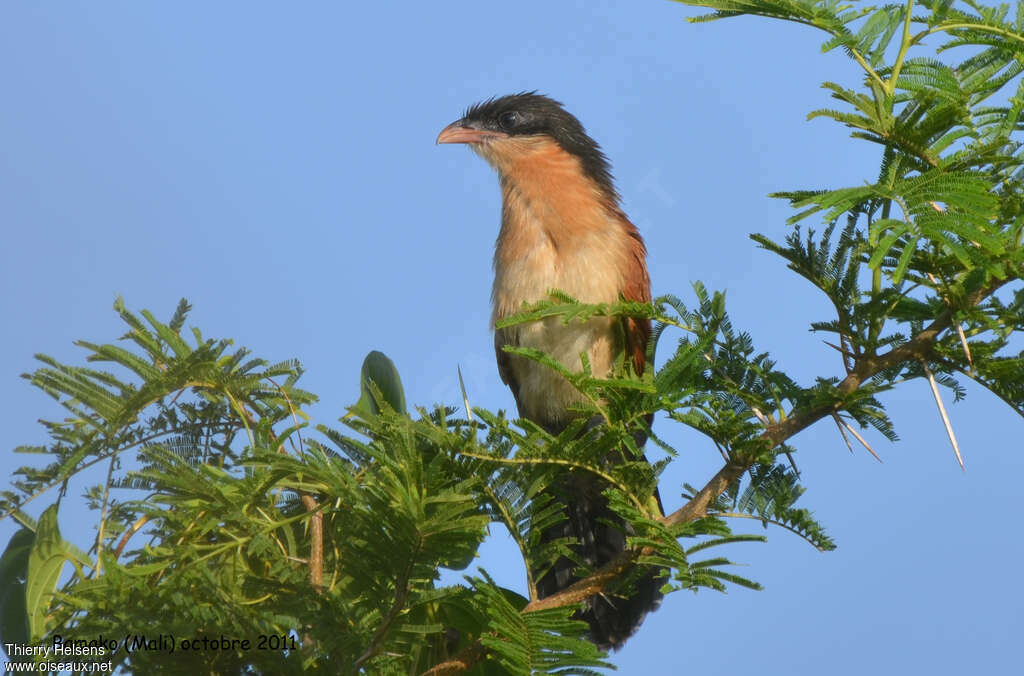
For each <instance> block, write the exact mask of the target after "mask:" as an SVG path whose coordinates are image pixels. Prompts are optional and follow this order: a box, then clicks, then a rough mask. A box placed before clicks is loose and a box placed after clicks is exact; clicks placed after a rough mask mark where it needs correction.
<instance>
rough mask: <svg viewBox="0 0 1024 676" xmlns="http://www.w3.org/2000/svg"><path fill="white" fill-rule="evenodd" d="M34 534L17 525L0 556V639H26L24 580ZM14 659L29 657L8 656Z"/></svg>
mask: <svg viewBox="0 0 1024 676" xmlns="http://www.w3.org/2000/svg"><path fill="white" fill-rule="evenodd" d="M35 539H36V534H35V533H33V532H32V531H31V530H29V529H28V528H20V529H19V530H18V532H16V533H15V534H14V535H12V536H11V539H10V540H9V541H8V543H7V548H6V549H5V550H4V553H3V556H2V557H0V643H17V644H20V645H26V644H28V642H29V622H28V611H27V609H26V605H25V580H26V578H27V577H28V561H29V556H30V554H31V552H32V546H33V544H34V543H35ZM8 658H9V659H11V660H13V661H15V662H31V661H32V658H31V657H17V656H15V657H11V656H10V655H8Z"/></svg>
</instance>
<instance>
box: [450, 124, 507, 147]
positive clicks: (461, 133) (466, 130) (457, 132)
mask: <svg viewBox="0 0 1024 676" xmlns="http://www.w3.org/2000/svg"><path fill="white" fill-rule="evenodd" d="M507 136H508V134H506V133H504V132H500V131H490V130H488V129H477V128H475V127H471V126H469V125H468V124H466V123H464V122H463V121H462V120H457V121H455V122H452V123H451V124H450V125H448V126H447V127H445V128H444V129H442V130H441V133H440V134H438V135H437V143H480V142H481V141H483V140H485V139H488V138H505V137H507Z"/></svg>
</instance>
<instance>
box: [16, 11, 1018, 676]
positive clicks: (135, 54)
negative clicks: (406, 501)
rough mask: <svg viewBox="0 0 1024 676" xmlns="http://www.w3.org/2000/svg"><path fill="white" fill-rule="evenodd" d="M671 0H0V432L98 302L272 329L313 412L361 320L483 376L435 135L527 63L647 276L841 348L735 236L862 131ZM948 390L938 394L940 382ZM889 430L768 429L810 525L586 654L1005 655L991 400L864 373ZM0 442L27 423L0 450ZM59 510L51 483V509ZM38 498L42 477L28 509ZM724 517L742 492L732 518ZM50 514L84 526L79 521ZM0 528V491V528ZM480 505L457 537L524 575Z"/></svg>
mask: <svg viewBox="0 0 1024 676" xmlns="http://www.w3.org/2000/svg"><path fill="white" fill-rule="evenodd" d="M693 14H695V12H693V11H691V10H688V9H687V8H684V7H682V6H678V5H675V4H672V3H669V2H651V3H642V4H641V3H622V2H620V3H613V2H575V3H557V4H556V3H542V2H532V1H527V0H523V1H522V2H518V3H515V4H513V5H509V4H507V3H499V4H494V5H488V4H484V3H479V2H475V3H470V2H450V3H416V4H413V3H410V4H404V5H399V4H397V3H396V4H393V5H392V4H388V3H358V4H348V5H347V6H343V5H342V4H341V3H325V2H308V3H302V4H301V5H299V4H289V5H287V6H286V5H285V4H284V3H242V2H224V3H202V4H200V3H162V4H160V5H158V4H157V3H136V2H105V3H85V2H65V3H5V4H4V5H3V7H2V9H0V82H2V83H3V91H4V105H3V106H0V130H2V133H3V152H2V153H0V227H2V228H3V233H4V242H5V243H4V246H3V247H0V280H2V285H3V286H2V289H3V293H2V294H0V314H2V316H3V317H4V319H5V324H6V325H7V327H8V328H7V330H5V331H4V332H3V333H2V334H0V347H2V349H0V396H2V398H3V401H4V404H5V407H6V410H7V412H8V415H7V416H6V420H5V424H4V426H3V431H2V437H0V446H2V448H4V449H9V448H12V447H14V446H16V445H19V444H23V443H39V442H42V441H44V436H43V432H42V429H41V428H40V427H39V425H38V424H37V423H36V422H35V421H36V419H37V418H40V417H56V416H57V415H59V409H57V408H56V406H55V404H54V403H53V402H52V400H50V399H49V398H48V397H47V396H45V395H44V394H42V393H41V392H38V391H35V390H33V389H31V388H30V387H29V386H28V385H27V384H26V383H25V382H24V381H22V380H20V379H19V378H18V375H19V374H21V373H23V372H26V371H29V370H31V369H32V368H34V364H33V360H32V355H33V354H34V353H36V352H43V353H47V354H50V355H53V356H55V357H57V358H58V359H61V360H65V361H73V362H77V361H78V360H80V358H81V354H82V353H81V351H80V350H78V349H77V348H75V347H74V346H73V345H72V341H73V340H75V339H79V338H84V339H87V340H92V341H97V342H100V341H110V340H113V339H114V338H116V337H117V336H118V335H120V334H121V333H122V327H121V325H120V324H119V320H118V319H117V317H116V315H115V314H114V313H113V312H112V311H111V305H112V303H113V301H114V299H115V297H116V296H117V295H119V294H120V295H122V296H124V298H125V300H126V302H127V303H128V304H129V306H130V307H132V308H134V309H141V308H148V309H151V310H153V311H154V312H155V313H156V314H157V315H158V316H162V317H165V318H166V317H169V316H170V314H171V312H172V311H173V309H174V306H175V304H176V302H177V300H178V299H179V298H181V297H183V296H184V297H186V298H188V299H189V300H190V301H191V302H192V303H193V305H194V307H195V310H194V312H193V314H192V315H191V320H190V322H189V323H190V324H193V325H197V326H199V327H201V328H202V329H203V331H204V333H205V334H206V335H207V336H211V337H213V336H216V337H233V338H235V339H236V341H237V343H238V344H240V345H245V346H248V347H250V348H251V349H253V350H254V351H255V353H256V354H257V355H259V356H263V357H266V358H269V359H271V360H278V359H285V358H291V357H296V358H298V359H299V360H301V361H302V363H303V364H304V366H305V367H306V369H307V371H308V372H307V375H306V376H305V377H304V379H303V382H304V384H305V386H306V387H307V388H308V389H311V390H312V391H314V392H316V393H318V394H319V395H320V397H321V402H320V403H319V404H318V405H317V406H316V407H315V408H314V409H313V413H314V415H315V416H316V417H317V419H318V421H319V422H327V423H332V422H333V421H335V420H336V418H337V417H338V416H339V415H340V414H341V413H342V412H343V410H344V406H346V405H348V404H351V403H353V402H354V400H355V399H356V396H357V378H358V372H359V367H360V364H361V362H362V358H363V356H364V355H365V354H366V352H367V351H369V350H372V349H379V350H382V351H384V352H386V353H387V354H388V355H390V356H391V357H392V358H393V359H394V360H395V362H396V364H397V366H398V368H399V370H400V371H401V374H402V377H403V380H404V382H405V386H406V391H407V395H408V398H409V400H410V401H411V402H415V403H418V404H430V403H433V402H444V403H449V404H454V403H456V402H457V401H458V400H459V394H458V381H457V376H456V365H461V367H462V371H463V373H464V375H465V377H466V384H467V387H468V390H469V396H470V398H471V400H472V401H473V403H474V404H475V405H481V406H485V407H488V408H492V409H496V408H511V407H512V406H513V402H512V398H511V396H510V395H509V393H508V391H507V390H506V389H505V388H504V386H502V384H501V382H500V380H499V379H498V376H497V372H496V369H495V367H494V363H493V352H492V343H491V338H490V335H489V332H488V325H487V323H488V316H489V305H488V303H489V298H488V297H489V291H490V282H491V268H490V265H491V263H490V258H491V252H492V248H493V242H494V237H495V235H496V233H497V224H498V218H499V206H500V195H499V192H498V188H497V182H496V180H495V177H494V176H493V174H492V172H491V170H490V169H489V168H488V167H487V166H486V165H485V164H484V163H483V162H482V161H480V160H479V159H478V158H476V157H474V156H472V155H471V154H470V153H469V152H467V151H466V150H465V149H463V148H458V147H451V146H447V147H445V146H442V147H437V146H435V145H434V138H435V137H436V135H437V133H438V131H439V130H440V129H441V128H442V127H443V126H444V125H446V124H447V123H448V122H451V121H452V120H454V119H456V118H458V117H459V116H460V114H461V112H462V110H463V109H464V108H465V107H466V106H467V105H469V104H471V103H473V102H475V101H478V100H480V99H482V98H486V97H489V96H492V95H500V94H505V93H510V92H515V91H521V90H533V89H536V90H539V91H541V92H544V93H547V94H549V95H551V96H553V97H555V98H557V99H559V100H561V101H563V102H564V103H565V104H566V105H567V107H568V108H569V110H570V111H572V112H573V113H575V114H576V115H577V116H578V117H579V118H580V119H581V120H582V122H583V123H584V125H585V126H586V127H587V129H588V131H589V132H590V133H591V135H592V136H593V137H594V138H595V139H597V140H598V141H599V142H600V143H601V145H602V146H603V148H604V149H605V151H606V153H607V154H608V156H609V157H610V159H611V162H612V166H613V171H614V174H615V176H616V179H617V184H618V186H619V189H620V191H621V193H622V194H623V197H624V205H625V208H626V211H627V213H628V214H630V216H631V217H632V219H633V220H634V222H635V223H636V224H637V225H638V226H639V228H640V229H641V231H642V233H643V235H644V237H645V238H646V240H647V244H648V247H649V249H650V256H649V265H650V271H651V277H652V280H653V285H654V292H655V294H659V293H668V292H671V293H675V294H677V295H680V296H682V297H683V298H684V300H691V299H692V297H693V296H692V292H691V291H690V284H691V282H693V281H695V280H700V281H703V282H704V283H705V284H706V285H707V286H708V287H709V288H712V289H724V290H727V292H728V301H729V307H730V311H731V313H732V316H733V320H734V323H735V324H736V325H737V326H738V327H741V328H743V329H745V330H748V331H750V332H751V333H752V334H753V336H754V339H755V341H756V342H757V344H758V346H759V347H760V348H761V349H764V350H770V351H771V352H772V354H773V355H774V357H775V358H776V359H777V361H778V364H779V366H780V367H781V368H782V369H784V370H786V371H788V372H789V373H790V374H791V375H792V376H794V377H795V378H797V379H798V380H801V381H802V382H810V381H811V380H812V379H813V377H815V376H817V375H836V374H838V373H839V372H840V370H841V365H840V362H839V360H838V358H837V354H836V353H835V352H834V351H833V350H831V349H830V348H828V347H827V346H825V345H823V344H822V342H821V336H816V335H813V334H811V333H809V332H808V330H807V327H808V324H809V323H810V322H811V321H815V320H822V319H827V318H829V315H828V309H829V308H828V305H827V302H826V301H825V299H824V297H823V296H820V297H819V296H818V295H815V293H814V292H813V291H812V290H811V289H810V287H809V285H807V284H806V283H805V282H803V281H802V280H800V279H799V278H797V277H796V276H795V275H794V274H792V273H790V272H789V271H787V270H786V269H785V266H784V264H783V263H782V261H781V259H777V258H775V257H773V256H772V255H771V254H769V253H767V252H764V251H762V250H760V249H758V248H756V246H755V245H754V244H753V243H752V242H751V241H750V240H749V239H748V238H747V235H748V233H750V232H762V233H765V234H768V235H769V236H771V237H773V238H775V239H781V238H782V237H783V236H784V235H785V233H786V232H787V226H786V225H785V223H784V220H785V218H786V217H787V216H788V215H789V211H788V207H786V205H785V204H783V203H781V202H777V201H773V200H769V199H768V198H767V197H766V196H765V195H766V194H767V193H769V192H771V191H774V190H785V189H795V188H818V187H839V186H846V185H858V184H861V183H862V182H863V181H864V180H866V179H870V178H871V177H873V176H874V175H875V174H876V169H875V167H876V162H877V159H878V153H879V151H878V149H877V148H876V147H874V146H871V145H870V144H866V143H859V144H857V143H854V142H849V141H847V140H846V132H845V131H844V130H843V129H841V128H839V127H838V126H836V125H834V124H830V123H828V122H826V121H822V120H816V121H812V122H807V121H806V119H805V116H806V113H807V112H808V111H810V110H813V109H815V108H820V107H825V106H828V105H830V103H829V99H828V97H827V94H826V93H825V92H824V91H823V90H821V89H820V88H819V87H818V85H819V84H820V82H822V81H823V80H826V79H828V80H836V81H840V82H842V83H845V84H848V85H854V84H856V82H857V81H858V80H857V73H856V71H855V70H854V69H853V67H852V66H851V65H850V64H848V63H847V62H846V60H845V58H844V57H843V56H842V55H841V54H829V55H824V56H822V55H821V54H820V52H819V49H818V45H819V43H820V42H821V39H820V38H819V37H818V36H817V35H815V34H813V33H812V32H811V31H810V30H809V29H804V28H801V27H797V26H791V25H784V24H779V23H774V22H769V21H766V20H754V19H740V20H734V21H729V22H721V23H715V24H706V25H696V26H694V25H689V24H687V23H686V22H685V21H684V19H685V17H686V16H690V15H693ZM944 396H945V397H946V399H947V402H948V401H949V400H950V399H951V396H950V394H949V393H948V392H944ZM884 401H885V403H886V404H887V405H889V406H890V412H891V413H892V415H893V417H894V420H895V421H896V424H897V431H898V432H899V433H900V436H901V437H902V440H901V441H900V442H899V443H898V444H896V445H892V444H889V443H888V442H886V441H885V440H884V439H882V438H881V437H879V436H878V435H877V434H871V433H868V434H867V437H868V438H869V439H870V440H871V441H872V443H873V446H874V447H875V449H876V450H877V451H878V452H879V453H880V454H881V455H882V457H883V459H884V461H885V462H884V464H881V465H880V464H878V463H877V462H875V460H873V459H872V458H871V457H870V456H869V455H868V454H867V453H866V452H865V451H863V450H862V449H857V452H856V454H854V455H852V456H851V455H850V453H849V452H848V450H847V449H846V447H845V445H844V444H843V442H842V439H841V438H840V437H839V435H838V432H837V431H836V429H835V427H834V426H833V425H831V423H827V424H826V423H820V424H819V425H818V426H817V427H814V428H812V429H810V430H807V431H805V432H803V433H801V434H800V435H799V436H797V437H796V438H795V439H794V443H795V445H796V447H797V449H798V451H799V452H798V454H797V456H796V460H797V463H798V465H799V466H800V469H801V470H802V472H803V477H804V480H805V482H806V485H807V486H808V491H807V493H806V495H805V497H804V498H803V499H802V504H803V506H806V507H809V508H811V509H813V510H814V511H815V513H816V515H817V516H818V517H819V518H820V519H821V520H822V521H823V522H824V524H825V525H826V527H827V528H828V530H829V532H830V533H831V534H832V535H833V536H834V537H835V538H836V540H837V541H838V544H839V549H838V550H837V551H835V552H832V553H828V554H820V553H817V552H816V551H815V550H814V549H813V548H811V547H810V546H809V545H807V544H806V543H804V542H803V541H802V540H799V539H798V538H796V537H795V536H793V535H791V534H789V533H787V532H784V531H779V530H773V531H769V532H768V535H769V542H768V543H767V544H763V545H759V544H747V545H740V546H736V547H734V548H733V549H731V550H730V551H729V552H728V555H729V556H730V557H731V558H732V559H733V560H734V561H736V562H738V563H742V564H743V566H742V567H741V568H740V569H739V571H738V572H740V573H741V574H744V575H746V576H748V577H752V578H754V579H756V580H758V581H760V582H761V583H762V584H764V585H765V587H766V589H765V590H764V591H761V592H753V591H748V590H745V589H738V588H736V589H731V590H730V591H729V592H728V594H718V593H714V592H701V593H700V594H697V595H692V594H689V593H685V592H681V593H678V594H674V595H672V596H670V597H669V598H668V599H666V601H665V603H664V605H663V607H662V609H661V610H660V611H658V612H657V613H656V614H654V615H652V616H651V617H650V618H649V619H648V621H647V623H646V624H645V626H644V628H643V630H642V632H641V633H640V634H639V635H638V636H637V637H635V638H634V639H633V640H632V641H631V642H630V643H629V645H628V646H627V647H626V648H625V649H624V650H622V651H621V652H619V653H617V654H616V655H614V657H613V658H612V661H613V662H614V663H616V664H617V665H618V666H619V669H620V673H625V674H641V673H642V674H675V673H684V672H686V673H701V674H733V673H744V672H754V671H757V672H759V673H765V674H776V673H778V674H808V675H810V674H821V673H831V674H851V675H852V674H862V673H865V672H871V673H882V674H888V673H930V674H954V673H985V672H993V673H1007V672H1009V671H1011V670H1012V669H1013V668H1017V667H1018V666H1019V654H1018V650H1017V645H1018V644H1017V642H1018V640H1019V636H1020V635H1021V633H1022V631H1024V613H1022V612H1021V607H1022V605H1024V591H1022V588H1021V583H1020V581H1019V575H1017V574H1016V573H1014V571H1015V570H1017V569H1018V568H1019V561H1020V560H1021V559H1022V558H1024V544H1022V538H1021V537H1020V535H1021V528H1020V522H1019V519H1018V518H1017V517H1016V513H1017V511H1018V509H1019V499H1018V496H1019V493H1020V488H1019V483H1018V480H1017V477H1019V476H1020V475H1021V473H1022V471H1024V456H1022V455H1021V453H1020V452H1019V451H1020V437H1021V425H1020V420H1019V419H1016V418H1015V416H1014V414H1012V412H1010V411H1009V410H1008V409H1007V408H1006V407H1005V406H1003V405H1001V404H1000V403H999V402H998V400H997V399H996V398H995V397H994V396H991V395H989V394H987V393H986V392H984V391H981V390H980V389H979V388H970V389H969V396H968V399H967V401H966V402H964V403H961V404H958V405H956V406H954V407H952V408H951V410H950V414H951V417H952V421H953V424H954V425H955V427H956V431H957V434H958V436H959V440H960V444H961V447H962V449H963V451H964V454H965V460H966V463H967V468H968V469H967V472H966V473H961V472H960V470H959V468H958V467H957V465H956V461H955V459H954V456H953V452H952V450H951V448H950V446H949V443H948V441H947V439H946V436H945V432H944V431H943V428H942V426H941V423H940V420H939V417H938V413H937V411H936V408H935V405H934V403H933V401H932V400H931V395H930V393H929V390H928V386H927V384H926V383H924V382H920V381H919V382H913V383H910V384H908V385H905V386H904V387H903V388H901V389H898V390H896V391H895V392H893V393H891V394H889V395H887V396H886V397H885V398H884ZM658 432H659V434H660V435H662V436H663V437H666V438H667V439H668V440H669V441H671V442H673V443H674V444H675V445H676V447H677V448H678V449H680V451H681V453H680V457H679V459H678V460H677V462H675V463H674V464H673V465H672V467H671V468H670V469H669V471H668V472H667V473H666V475H665V478H664V483H663V484H662V489H661V492H662V495H663V496H664V498H665V502H666V507H667V508H668V509H673V508H674V507H677V506H678V505H679V504H680V503H681V500H680V498H679V486H680V485H681V484H682V482H684V481H686V482H689V483H692V484H698V485H699V484H703V483H704V481H706V479H707V478H709V477H710V476H711V475H712V474H713V472H714V471H715V470H716V469H717V462H718V460H719V459H718V455H717V452H716V451H715V450H714V449H713V447H711V446H710V445H709V444H708V443H705V442H704V441H703V440H702V439H701V438H700V437H699V436H696V435H694V434H691V433H688V432H687V431H686V430H681V429H680V430H671V429H670V428H668V427H667V426H666V425H665V424H664V423H662V426H661V427H659V429H658ZM0 458H2V459H0V462H2V463H3V466H4V467H11V468H13V467H14V466H16V465H18V464H22V462H23V461H24V460H25V459H24V458H22V457H13V458H12V456H11V455H10V454H9V453H8V454H6V455H0ZM65 511H67V510H65ZM33 513H38V510H33ZM743 526H744V524H743V523H740V524H737V528H738V530H743V528H742V527H743ZM62 527H63V529H64V531H65V532H66V533H75V534H76V535H77V537H78V539H77V540H76V541H78V542H79V544H81V545H83V546H87V543H88V541H89V538H90V533H91V532H92V531H91V528H92V521H91V520H83V519H81V516H80V515H72V514H68V513H65V514H64V515H63V516H62ZM12 532H13V527H12V525H11V524H10V523H8V522H3V523H0V540H2V541H6V539H7V538H8V537H9V535H10V534H11V533H12ZM515 560H516V554H515V550H514V549H513V548H511V547H510V546H509V545H508V543H507V542H505V541H504V540H503V539H502V538H500V537H496V538H494V539H493V541H492V542H489V543H488V544H487V545H486V546H485V547H484V549H483V558H482V560H481V565H483V566H484V567H486V568H487V569H488V571H489V572H491V573H492V574H493V575H494V576H495V577H496V578H497V579H498V580H499V581H501V582H502V583H504V584H506V585H509V586H513V587H518V588H521V587H522V584H523V583H522V571H521V568H520V567H519V566H518V565H516V564H515Z"/></svg>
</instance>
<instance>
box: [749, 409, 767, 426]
mask: <svg viewBox="0 0 1024 676" xmlns="http://www.w3.org/2000/svg"><path fill="white" fill-rule="evenodd" d="M750 410H751V411H753V412H754V415H756V416H757V419H758V420H760V421H761V424H762V425H765V426H768V425H771V424H772V421H771V420H769V419H768V418H767V417H766V416H765V414H764V413H761V411H760V410H759V409H758V408H757V406H751V407H750Z"/></svg>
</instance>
